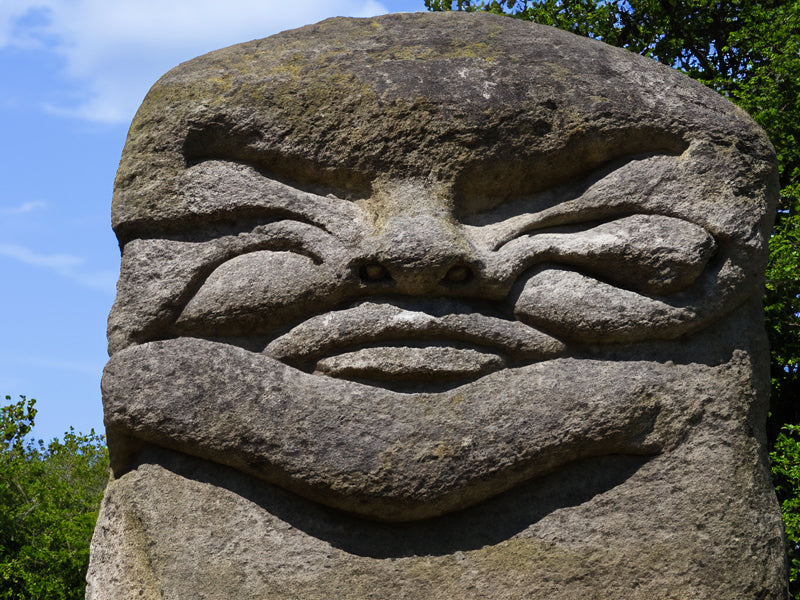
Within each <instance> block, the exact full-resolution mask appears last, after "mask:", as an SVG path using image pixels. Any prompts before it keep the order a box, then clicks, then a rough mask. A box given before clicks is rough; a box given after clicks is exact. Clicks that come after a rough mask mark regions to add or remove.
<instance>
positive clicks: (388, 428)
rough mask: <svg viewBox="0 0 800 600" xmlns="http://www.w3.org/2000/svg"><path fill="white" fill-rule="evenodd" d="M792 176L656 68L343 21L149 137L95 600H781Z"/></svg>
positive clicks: (389, 23) (431, 23) (608, 55)
mask: <svg viewBox="0 0 800 600" xmlns="http://www.w3.org/2000/svg"><path fill="white" fill-rule="evenodd" d="M775 191H776V174H775V164H774V156H773V153H772V149H771V147H770V145H769V142H768V141H767V140H766V138H765V137H764V134H763V132H761V131H760V130H759V129H758V127H757V126H756V125H755V124H754V123H753V122H752V121H751V120H750V119H749V118H748V117H747V116H746V115H745V114H744V113H742V112H741V111H739V110H738V109H736V108H735V107H733V106H732V105H731V104H729V103H727V102H726V101H725V100H723V99H722V98H720V97H719V96H717V95H716V94H714V93H712V92H710V91H709V90H707V89H706V88H703V87H702V86H700V85H699V84H697V83H696V82H693V81H691V80H689V79H687V78H685V77H684V76H682V75H680V74H678V73H675V72H673V71H671V70H670V69H667V68H664V67H663V66H661V65H658V64H657V63H654V62H652V61H649V60H647V59H643V58H641V57H638V56H635V55H632V54H629V53H627V52H624V51H621V50H618V49H614V48H610V47H608V46H605V45H603V44H601V43H599V42H595V41H591V40H586V39H582V38H578V37H575V36H572V35H570V34H567V33H564V32H561V31H558V30H554V29H551V28H547V27H541V26H537V25H533V24H530V23H523V22H519V21H515V20H511V19H506V18H502V17H497V16H493V15H486V14H460V13H451V14H413V15H409V14H407V15H389V16H385V17H379V18H375V19H364V20H358V19H332V20H329V21H325V22H323V23H320V24H318V25H314V26H310V27H305V28H302V29H299V30H295V31H289V32H285V33H282V34H279V35H277V36H273V37H271V38H267V39H265V40H259V41H255V42H249V43H247V44H242V45H239V46H233V47H231V48H226V49H223V50H220V51H217V52H213V53H211V54H208V55H205V56H202V57H199V58H197V59H194V60H192V61H189V62H187V63H184V64H183V65H181V66H179V67H177V68H176V69H174V70H173V71H170V72H169V73H168V74H167V75H165V76H164V77H163V78H162V79H161V80H160V81H159V82H158V83H157V84H156V85H155V86H154V87H153V89H152V90H151V92H150V93H149V94H148V96H147V98H146V99H145V101H144V103H143V105H142V108H141V109H140V110H139V113H138V114H137V116H136V119H135V120H134V123H133V125H132V126H131V131H130V134H129V138H128V141H127V143H126V147H125V151H124V153H123V157H122V161H121V164H120V169H119V172H118V177H117V182H116V188H115V195H114V203H113V208H112V218H113V224H114V228H115V230H116V232H117V235H118V237H119V239H120V242H121V246H122V268H121V274H120V281H119V286H118V296H117V301H116V303H115V305H114V308H113V309H112V313H111V316H110V318H109V350H110V353H111V359H110V361H109V364H108V366H107V368H106V371H105V375H104V380H103V397H104V406H105V411H106V426H107V433H108V439H109V446H110V449H111V454H112V468H113V471H114V480H113V481H112V482H111V484H110V486H109V489H108V492H107V495H106V498H105V500H104V504H103V508H102V510H101V517H100V521H99V522H98V527H97V530H96V533H95V538H94V541H93V549H92V563H91V566H90V572H89V575H88V579H89V588H88V592H87V597H88V598H90V599H93V600H100V599H103V600H107V599H114V598H123V599H124V598H176V599H177V598H243V599H247V598H254V599H255V598H287V599H288V598H323V597H324V598H331V597H333V598H492V599H494V598H548V599H550V598H555V599H558V598H564V599H567V598H570V599H571V598H593V597H594V598H609V599H610V598H614V599H626V598H642V599H645V598H646V599H661V598H674V599H679V598H680V599H684V598H707V599H711V598H714V599H719V600H724V599H730V600H734V599H741V598H764V599H766V598H776V599H777V598H781V597H783V595H784V594H785V582H784V579H785V571H784V564H783V558H782V557H783V546H782V537H781V535H782V534H781V525H780V515H779V513H778V511H777V504H776V502H775V498H774V494H773V492H772V490H771V487H770V483H769V476H768V470H767V465H766V458H765V455H764V448H763V442H764V440H763V428H764V418H765V414H766V410H767V393H768V379H767V377H768V375H767V366H766V355H767V354H766V341H765V335H764V332H763V325H762V318H761V308H760V294H761V286H762V279H761V277H762V271H763V267H764V263H765V256H766V252H765V243H766V235H767V231H768V228H769V225H770V216H771V213H772V211H773V210H774V204H773V203H774V200H775Z"/></svg>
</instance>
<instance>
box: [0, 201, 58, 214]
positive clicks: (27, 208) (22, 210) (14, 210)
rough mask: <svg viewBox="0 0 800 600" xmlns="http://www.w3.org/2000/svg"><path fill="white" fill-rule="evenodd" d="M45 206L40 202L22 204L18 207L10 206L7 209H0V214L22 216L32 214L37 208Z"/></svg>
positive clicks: (44, 203)
mask: <svg viewBox="0 0 800 600" xmlns="http://www.w3.org/2000/svg"><path fill="white" fill-rule="evenodd" d="M45 206H47V203H46V202H42V201H41V200H36V201H34V202H23V203H22V204H20V205H19V206H11V207H8V208H0V214H3V215H24V214H27V213H29V212H33V211H34V210H37V209H39V208H44V207H45Z"/></svg>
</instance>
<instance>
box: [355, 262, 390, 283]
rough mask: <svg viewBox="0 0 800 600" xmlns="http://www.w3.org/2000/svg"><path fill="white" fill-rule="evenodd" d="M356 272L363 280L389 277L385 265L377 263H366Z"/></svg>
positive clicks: (377, 279) (385, 279)
mask: <svg viewBox="0 0 800 600" xmlns="http://www.w3.org/2000/svg"><path fill="white" fill-rule="evenodd" d="M358 274H359V275H360V276H361V279H362V280H363V281H370V282H375V281H387V280H389V279H391V276H390V275H389V271H387V270H386V267H384V266H383V265H381V264H379V263H368V264H366V265H363V266H362V267H361V269H360V270H359V272H358Z"/></svg>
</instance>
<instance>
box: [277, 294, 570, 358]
mask: <svg viewBox="0 0 800 600" xmlns="http://www.w3.org/2000/svg"><path fill="white" fill-rule="evenodd" d="M431 313H435V314H431ZM430 338H435V339H440V338H443V339H445V340H450V341H456V342H467V343H471V344H475V345H479V346H487V347H490V348H494V349H499V350H501V351H502V352H504V353H506V354H507V355H509V356H511V357H514V358H517V359H520V360H523V361H525V362H535V361H540V360H545V359H547V358H553V357H555V356H556V355H559V354H561V352H563V350H564V347H565V346H564V344H563V342H561V341H560V340H558V339H556V338H554V337H552V336H550V335H548V334H546V333H543V332H541V331H539V330H537V329H534V328H532V327H529V326H528V325H525V324H523V323H521V322H519V321H510V320H507V319H501V318H498V317H494V316H489V315H486V314H482V313H478V312H475V311H474V309H471V308H470V307H469V306H468V305H467V304H465V303H463V302H458V301H454V300H445V299H432V300H431V301H429V302H427V303H425V302H414V303H409V304H407V307H404V306H402V305H399V303H396V302H372V301H366V302H361V303H359V304H357V305H355V306H353V307H350V308H345V309H341V310H334V311H331V312H327V313H323V314H320V315H316V316H314V317H311V318H310V319H307V320H306V321H304V322H302V323H300V324H299V325H297V326H295V327H293V328H292V329H291V330H290V331H288V332H287V333H285V334H284V335H282V336H280V337H278V338H276V339H274V340H273V341H272V342H270V344H269V345H267V347H266V348H265V349H264V353H265V354H267V355H268V356H271V357H272V358H275V359H278V360H281V361H284V362H290V363H292V362H297V363H304V362H311V361H315V360H317V359H319V358H320V357H322V356H325V355H331V354H336V353H337V351H340V350H342V349H343V348H345V347H348V346H350V347H352V346H361V345H367V344H375V343H378V342H387V341H388V342H396V341H398V340H404V339H406V340H415V339H417V340H418V339H430Z"/></svg>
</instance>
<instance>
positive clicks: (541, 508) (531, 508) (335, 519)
mask: <svg viewBox="0 0 800 600" xmlns="http://www.w3.org/2000/svg"><path fill="white" fill-rule="evenodd" d="M649 458H650V457H647V456H630V455H612V456H604V457H598V458H592V459H587V460H584V461H580V462H577V463H573V464H571V465H568V466H567V467H565V468H563V469H562V470H561V471H559V472H556V473H552V474H550V475H547V476H545V477H542V478H539V479H536V480H533V481H530V482H528V483H526V484H523V485H521V486H519V487H517V488H515V489H512V490H509V491H507V492H504V493H502V494H500V495H498V496H496V497H494V498H491V499H489V500H487V501H485V502H482V503H481V504H479V505H477V506H474V507H471V508H467V509H465V510H461V511H458V512H455V513H452V514H448V515H444V516H441V517H436V518H433V519H425V520H422V521H415V522H408V523H380V522H375V521H369V520H366V519H362V518H359V517H356V516H353V515H349V514H346V513H342V512H341V511H338V510H335V509H331V508H328V507H325V506H322V505H320V504H317V503H315V502H311V501H309V500H306V499H303V498H301V497H299V496H296V495H294V494H292V493H291V492H287V491H285V490H283V489H281V488H279V487H277V486H275V485H273V484H270V483H267V482H265V481H260V480H258V479H254V478H252V477H249V476H247V475H244V474H242V473H239V472H238V471H235V470H233V469H231V468H229V467H225V466H222V465H218V464H214V463H209V462H207V461H204V460H202V459H198V458H195V457H191V456H187V455H183V454H179V453H176V452H172V451H169V450H164V449H160V448H153V447H150V448H148V449H146V450H145V451H144V452H143V453H142V455H141V457H140V460H139V464H145V463H155V464H160V465H161V466H162V467H164V468H166V469H169V470H170V471H172V472H173V473H175V474H177V475H179V476H181V477H186V478H188V479H194V480H195V481H200V482H203V483H206V484H209V485H213V486H215V487H220V488H225V489H227V490H229V491H231V492H233V493H235V494H237V495H239V496H241V497H242V498H244V499H246V500H248V501H250V502H252V503H254V504H257V505H258V506H259V507H261V509H263V510H265V511H267V512H269V513H271V514H273V515H275V516H276V517H278V518H280V519H282V520H283V521H285V522H287V523H289V524H290V525H292V526H293V527H295V528H297V529H299V530H301V531H303V532H305V533H306V534H308V535H310V536H312V537H315V538H318V539H321V540H324V541H326V542H328V543H330V544H331V545H332V546H334V547H335V548H339V549H341V550H343V551H345V552H348V553H350V554H354V555H358V556H364V557H370V558H376V559H385V558H401V557H405V556H442V555H448V554H452V553H454V552H458V551H469V550H475V549H478V548H482V547H484V546H491V545H494V544H498V543H500V542H502V541H505V540H507V539H509V538H511V537H513V536H514V535H516V534H518V533H520V532H521V531H524V530H525V529H526V528H527V527H529V526H530V525H531V524H533V523H536V522H537V521H539V520H540V519H542V518H543V517H545V516H547V515H548V514H550V513H552V512H554V511H557V510H559V509H563V508H568V507H572V506H577V505H579V504H582V503H584V502H587V501H589V500H590V499H592V498H593V497H594V496H596V495H598V494H602V493H604V492H607V491H609V490H611V489H613V488H615V487H617V486H618V485H620V484H622V483H623V482H625V481H626V480H627V479H628V478H629V477H631V476H632V475H633V474H634V473H635V472H636V471H637V470H638V469H639V468H640V467H642V466H643V465H644V464H645V463H646V462H647V461H648V460H649Z"/></svg>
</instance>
